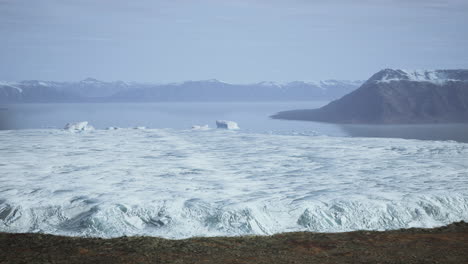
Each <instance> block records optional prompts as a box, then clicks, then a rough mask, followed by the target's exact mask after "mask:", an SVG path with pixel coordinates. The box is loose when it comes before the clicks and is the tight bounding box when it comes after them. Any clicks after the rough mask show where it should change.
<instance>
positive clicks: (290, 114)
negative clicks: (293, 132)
mask: <svg viewBox="0 0 468 264" xmlns="http://www.w3.org/2000/svg"><path fill="white" fill-rule="evenodd" d="M273 117H274V118H280V119H294V120H313V121H322V122H334V123H461V122H463V123H467V122H468V70H433V71H428V70H424V71H406V70H392V69H385V70H382V71H379V72H378V73H376V74H374V75H373V76H372V77H371V78H370V79H369V80H368V81H366V82H365V83H364V84H363V85H362V86H361V87H360V88H359V89H357V90H355V91H353V92H351V93H349V94H347V95H345V96H343V97H342V98H341V99H339V100H336V101H333V102H331V103H329V104H328V105H326V106H324V107H322V108H319V109H312V110H296V111H286V112H280V113H278V114H276V115H274V116H273Z"/></svg>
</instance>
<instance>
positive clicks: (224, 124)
mask: <svg viewBox="0 0 468 264" xmlns="http://www.w3.org/2000/svg"><path fill="white" fill-rule="evenodd" d="M216 127H217V128H224V129H239V126H238V125H237V123H236V122H234V121H227V120H216Z"/></svg>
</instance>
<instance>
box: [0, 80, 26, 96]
mask: <svg viewBox="0 0 468 264" xmlns="http://www.w3.org/2000/svg"><path fill="white" fill-rule="evenodd" d="M17 84H18V83H15V82H3V81H0V86H7V87H11V88H13V89H16V90H17V91H18V92H19V93H22V92H23V89H21V88H20V87H18V86H16V85H17Z"/></svg>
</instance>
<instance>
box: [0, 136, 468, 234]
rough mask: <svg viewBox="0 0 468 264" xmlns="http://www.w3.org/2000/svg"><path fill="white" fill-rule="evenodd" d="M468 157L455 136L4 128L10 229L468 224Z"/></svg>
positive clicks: (0, 195)
mask: <svg viewBox="0 0 468 264" xmlns="http://www.w3.org/2000/svg"><path fill="white" fill-rule="evenodd" d="M109 133H112V136H109V135H110V134H109ZM194 133H196V135H194ZM69 146H74V148H70V147H69ZM467 157H468V144H466V143H458V142H452V141H420V140H404V139H388V138H345V137H327V136H314V135H311V136H304V135H271V134H255V133H246V132H241V131H234V132H233V133H232V131H225V130H221V129H214V130H208V131H203V132H202V131H192V130H172V129H147V130H134V129H119V130H115V131H107V130H93V131H89V132H88V133H67V132H66V131H63V130H54V129H48V130H16V131H15V130H10V131H0V170H1V172H2V173H0V182H1V184H0V231H2V232H44V233H51V234H60V235H72V236H100V237H116V236H122V235H151V236H161V237H167V238H186V237H193V236H218V235H224V236H236V235H247V234H274V233H279V232H287V231H304V230H309V231H319V232H341V231H351V230H358V229H366V230H385V229H396V228H407V227H434V226H440V225H445V224H448V223H451V222H454V221H460V220H465V221H467V220H468V163H467Z"/></svg>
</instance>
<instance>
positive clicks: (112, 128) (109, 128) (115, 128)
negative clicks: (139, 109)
mask: <svg viewBox="0 0 468 264" xmlns="http://www.w3.org/2000/svg"><path fill="white" fill-rule="evenodd" d="M117 129H119V128H118V127H113V126H111V127H108V128H106V130H117Z"/></svg>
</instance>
